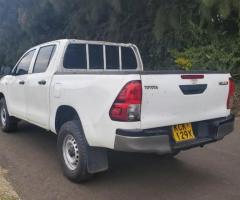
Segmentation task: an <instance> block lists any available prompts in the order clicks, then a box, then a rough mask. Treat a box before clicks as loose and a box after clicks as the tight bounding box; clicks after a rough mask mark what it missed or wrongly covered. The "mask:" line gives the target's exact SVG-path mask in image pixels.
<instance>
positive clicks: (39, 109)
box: [26, 45, 56, 128]
mask: <svg viewBox="0 0 240 200" xmlns="http://www.w3.org/2000/svg"><path fill="white" fill-rule="evenodd" d="M55 49H56V45H47V46H42V47H40V48H39V51H38V54H37V57H36V60H35V63H34V66H33V69H32V73H31V74H29V75H28V82H27V84H26V93H27V95H26V97H27V120H28V121H30V122H32V123H34V124H37V125H39V126H41V127H44V128H48V125H49V124H48V123H49V115H50V111H49V88H50V82H51V77H52V73H51V70H50V69H49V68H50V65H53V64H54V63H53V62H52V58H53V55H54V52H55Z"/></svg>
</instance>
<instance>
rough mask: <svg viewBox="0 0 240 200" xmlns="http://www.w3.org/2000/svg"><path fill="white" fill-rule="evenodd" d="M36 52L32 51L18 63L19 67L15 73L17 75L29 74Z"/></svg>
mask: <svg viewBox="0 0 240 200" xmlns="http://www.w3.org/2000/svg"><path fill="white" fill-rule="evenodd" d="M34 52H35V50H32V51H29V52H28V53H27V54H26V55H24V57H23V58H22V60H21V61H20V62H19V63H18V65H17V67H16V69H15V71H14V74H15V75H24V74H27V73H28V70H29V68H30V65H31V62H32V58H33V55H34Z"/></svg>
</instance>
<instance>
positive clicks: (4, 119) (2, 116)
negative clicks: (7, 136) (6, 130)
mask: <svg viewBox="0 0 240 200" xmlns="http://www.w3.org/2000/svg"><path fill="white" fill-rule="evenodd" d="M6 119H7V112H6V109H5V108H4V107H3V106H2V108H1V122H2V125H3V126H5V125H6Z"/></svg>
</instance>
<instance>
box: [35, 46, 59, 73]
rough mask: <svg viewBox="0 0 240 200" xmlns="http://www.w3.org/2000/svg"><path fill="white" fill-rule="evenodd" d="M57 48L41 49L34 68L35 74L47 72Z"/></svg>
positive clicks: (47, 47)
mask: <svg viewBox="0 0 240 200" xmlns="http://www.w3.org/2000/svg"><path fill="white" fill-rule="evenodd" d="M55 48H56V46H55V45H50V46H46V47H42V48H40V50H39V52H38V56H37V59H36V62H35V65H34V68H33V73H43V72H45V71H46V70H47V68H48V65H49V63H50V61H51V59H52V56H53V54H54V51H55Z"/></svg>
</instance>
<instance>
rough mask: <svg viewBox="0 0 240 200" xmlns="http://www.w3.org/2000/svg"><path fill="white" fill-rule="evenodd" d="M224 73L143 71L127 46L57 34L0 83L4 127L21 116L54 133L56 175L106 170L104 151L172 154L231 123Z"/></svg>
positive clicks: (229, 86)
mask: <svg viewBox="0 0 240 200" xmlns="http://www.w3.org/2000/svg"><path fill="white" fill-rule="evenodd" d="M233 95H234V82H233V80H232V78H231V75H230V74H228V73H220V72H204V71H203V72H201V71H193V72H189V71H187V72H186V71H181V70H179V71H144V70H143V62H142V59H141V56H140V53H139V50H138V48H137V47H136V46H135V45H133V44H121V43H110V42H95V41H83V40H74V39H71V40H69V39H64V40H58V41H53V42H48V43H45V44H41V45H38V46H35V47H33V48H31V49H30V50H28V51H27V52H26V53H25V54H24V55H23V56H22V57H21V59H20V60H19V61H18V62H17V64H16V66H15V67H14V68H13V70H12V71H11V73H10V75H7V76H4V77H3V78H2V79H1V80H0V99H1V100H0V105H1V106H0V122H1V127H2V130H3V131H5V132H12V131H15V130H16V128H17V125H18V122H19V120H24V121H27V122H30V123H32V124H35V125H37V126H39V127H42V128H44V129H46V130H49V131H51V132H53V133H56V134H57V137H58V141H57V146H58V152H59V157H60V162H61V165H62V168H63V171H64V174H65V175H66V176H67V177H68V178H69V179H70V180H72V181H76V182H80V181H85V180H87V179H88V178H89V177H91V176H92V175H93V174H95V173H98V172H102V171H105V170H107V169H108V157H107V149H112V150H116V151H124V152H141V153H157V154H160V155H165V154H168V155H176V154H178V153H179V152H180V151H182V150H187V149H190V148H193V147H203V146H204V145H206V144H208V143H212V142H216V141H218V140H221V139H223V138H224V137H225V136H226V135H228V134H229V133H231V132H232V131H233V128H234V116H233V115H232V114H231V108H232V104H233Z"/></svg>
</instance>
